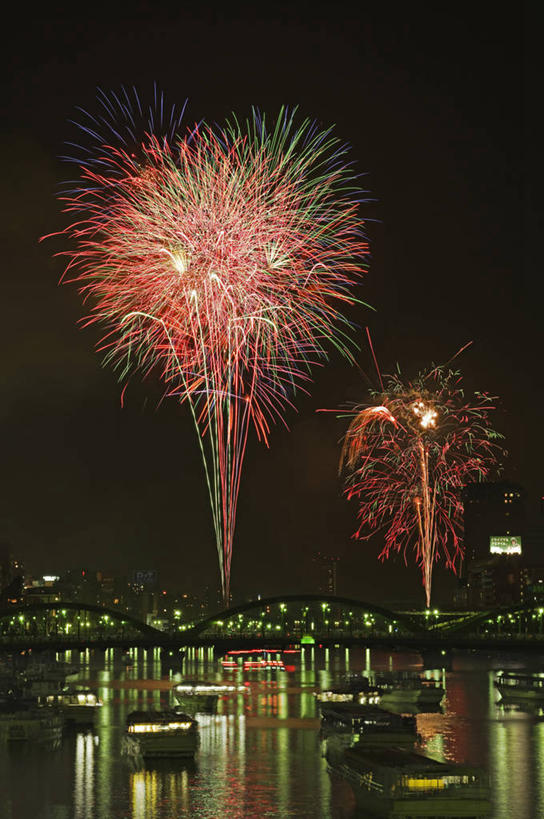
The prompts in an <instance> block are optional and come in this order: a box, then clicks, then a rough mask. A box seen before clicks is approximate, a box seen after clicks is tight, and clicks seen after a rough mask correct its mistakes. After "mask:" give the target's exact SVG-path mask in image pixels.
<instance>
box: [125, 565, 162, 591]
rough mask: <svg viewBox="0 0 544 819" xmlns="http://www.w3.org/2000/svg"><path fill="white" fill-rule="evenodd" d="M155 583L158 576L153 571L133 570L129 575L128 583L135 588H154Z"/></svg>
mask: <svg viewBox="0 0 544 819" xmlns="http://www.w3.org/2000/svg"><path fill="white" fill-rule="evenodd" d="M157 581H158V574H157V572H156V571H155V570H154V569H135V570H134V571H132V572H131V574H130V582H131V583H133V584H134V585H136V586H145V587H146V588H149V587H152V586H156V585H157Z"/></svg>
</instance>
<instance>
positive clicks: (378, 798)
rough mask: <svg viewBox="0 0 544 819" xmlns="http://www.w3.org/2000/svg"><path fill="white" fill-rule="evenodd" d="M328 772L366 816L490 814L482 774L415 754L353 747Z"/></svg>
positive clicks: (475, 817) (404, 818)
mask: <svg viewBox="0 0 544 819" xmlns="http://www.w3.org/2000/svg"><path fill="white" fill-rule="evenodd" d="M329 770H330V771H331V772H334V773H336V774H338V775H340V776H342V777H343V778H344V779H345V780H346V781H348V782H349V784H350V785H351V787H352V789H353V793H354V795H355V800H356V802H357V805H358V806H359V807H360V808H361V809H362V810H363V811H364V815H365V816H366V815H368V814H370V815H372V816H376V817H384V819H390V818H391V819H393V817H394V819H419V817H435V819H439V817H447V819H468V817H471V818H472V819H480V818H481V817H486V816H489V815H490V812H491V802H490V794H489V783H488V780H487V778H486V775H485V774H484V773H483V771H482V770H481V769H479V768H474V767H472V766H469V765H457V764H454V763H449V762H440V761H439V760H437V759H433V758H432V757H430V756H427V755H425V754H422V753H418V752H416V751H409V750H403V749H400V748H375V747H374V748H365V747H363V746H359V745H355V746H354V747H352V748H348V749H347V750H346V751H345V752H344V754H343V756H342V758H341V761H339V762H338V763H337V764H336V765H331V764H329Z"/></svg>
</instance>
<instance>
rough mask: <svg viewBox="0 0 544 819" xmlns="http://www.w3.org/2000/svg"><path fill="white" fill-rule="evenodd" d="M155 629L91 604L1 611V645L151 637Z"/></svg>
mask: <svg viewBox="0 0 544 819" xmlns="http://www.w3.org/2000/svg"><path fill="white" fill-rule="evenodd" d="M160 633H161V632H159V631H158V630H157V629H155V628H153V627H152V626H148V625H147V624H146V623H143V622H142V621H141V620H138V618H137V617H134V616H132V615H131V614H127V613H126V612H124V611H118V610H115V609H108V608H104V606H98V605H96V604H94V603H80V602H72V601H66V600H63V601H58V602H50V603H45V602H35V603H28V604H23V605H20V606H17V605H15V606H9V607H8V608H2V609H0V644H1V642H2V641H4V642H5V641H12V640H16V639H18V638H25V639H28V641H29V643H31V642H32V641H33V640H37V641H38V640H43V639H44V638H45V639H51V638H55V637H57V638H62V639H63V640H74V641H82V640H88V641H89V642H92V641H93V640H96V639H98V640H100V639H103V638H105V637H107V638H113V639H115V638H118V639H128V638H130V637H140V638H141V637H154V636H157V635H160Z"/></svg>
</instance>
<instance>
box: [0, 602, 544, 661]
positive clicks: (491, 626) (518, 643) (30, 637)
mask: <svg viewBox="0 0 544 819" xmlns="http://www.w3.org/2000/svg"><path fill="white" fill-rule="evenodd" d="M543 628H544V605H541V604H538V603H534V602H532V603H526V604H521V605H516V606H512V607H509V608H499V609H494V610H489V611H478V612H474V611H463V612H440V611H438V610H436V609H434V610H425V611H419V612H415V611H414V612H398V611H392V610H389V609H387V608H385V607H383V606H379V605H376V604H374V603H369V602H367V601H362V600H356V599H353V598H349V597H337V596H332V595H314V594H306V595H283V596H281V597H269V598H263V599H259V600H253V601H250V602H247V603H244V604H241V605H238V606H234V607H231V608H229V609H226V610H224V611H220V612H217V613H216V614H214V615H211V616H210V617H206V618H204V619H202V620H200V621H198V622H196V623H181V622H179V620H176V619H174V620H173V626H172V628H171V629H170V630H169V631H168V632H164V631H159V630H158V629H156V628H153V627H152V626H148V625H146V624H145V623H143V622H141V621H140V620H138V618H136V617H133V616H131V615H129V614H127V613H126V612H123V611H119V610H115V609H107V608H104V607H102V606H98V605H93V604H89V603H81V602H73V601H70V602H69V601H65V602H56V603H43V602H40V603H31V604H28V605H20V606H13V605H12V606H10V607H8V608H4V609H0V651H1V650H5V651H13V650H23V649H27V648H31V647H36V648H47V647H50V648H52V649H54V650H63V649H68V648H82V649H83V648H90V647H97V648H100V647H104V648H105V647H115V646H119V647H126V648H128V647H131V646H143V647H152V646H162V647H165V648H176V647H183V646H195V645H216V646H219V647H222V646H225V647H226V646H231V647H232V646H237V647H243V646H244V645H251V646H259V645H262V646H267V645H275V646H284V645H288V644H293V643H301V644H314V645H323V646H331V645H344V646H349V645H363V646H383V647H388V648H414V649H417V648H422V649H425V648H431V649H432V648H452V647H459V648H463V647H466V648H487V649H489V648H491V647H493V648H496V649H500V648H538V650H542V649H543V648H544V633H543Z"/></svg>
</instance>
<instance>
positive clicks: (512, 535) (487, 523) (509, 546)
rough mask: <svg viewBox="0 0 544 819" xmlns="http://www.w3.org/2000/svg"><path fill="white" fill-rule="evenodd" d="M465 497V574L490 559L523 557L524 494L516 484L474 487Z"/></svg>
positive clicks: (468, 489) (467, 489) (496, 483)
mask: <svg viewBox="0 0 544 819" xmlns="http://www.w3.org/2000/svg"><path fill="white" fill-rule="evenodd" d="M462 497H463V507H464V512H463V517H464V521H463V522H464V546H465V561H464V564H465V573H467V574H468V570H469V568H470V565H471V564H472V563H473V562H474V561H481V560H487V559H488V558H489V557H490V556H491V555H514V554H517V555H520V554H521V553H522V542H523V537H524V535H525V526H526V520H525V490H524V489H523V487H522V486H520V485H519V484H517V483H511V482H510V481H498V482H495V483H473V484H469V485H468V486H465V487H464V489H463V493H462Z"/></svg>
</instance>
